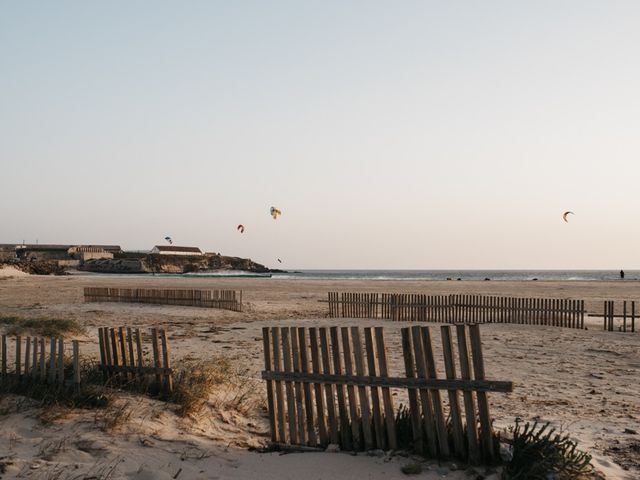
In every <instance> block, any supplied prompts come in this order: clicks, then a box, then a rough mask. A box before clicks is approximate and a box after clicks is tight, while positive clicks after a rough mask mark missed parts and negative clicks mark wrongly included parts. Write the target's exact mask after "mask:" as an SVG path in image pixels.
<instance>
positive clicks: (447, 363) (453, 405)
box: [440, 325, 467, 459]
mask: <svg viewBox="0 0 640 480" xmlns="http://www.w3.org/2000/svg"><path fill="white" fill-rule="evenodd" d="M440 331H441V333H442V353H443V356H444V368H445V373H446V376H447V378H448V379H450V380H452V379H455V378H456V366H455V361H454V357H453V342H452V340H451V327H450V326H448V325H443V326H442V327H440ZM447 394H448V395H449V410H450V414H451V430H452V432H453V449H454V452H455V453H456V455H458V456H459V457H461V458H462V459H466V458H467V451H466V448H465V444H464V430H463V427H462V414H461V411H460V400H459V395H458V390H447Z"/></svg>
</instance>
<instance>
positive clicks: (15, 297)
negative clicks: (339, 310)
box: [0, 271, 640, 479]
mask: <svg viewBox="0 0 640 480" xmlns="http://www.w3.org/2000/svg"><path fill="white" fill-rule="evenodd" d="M85 286H119V287H174V288H212V289H213V288H223V289H236V290H240V289H241V290H242V291H243V299H244V311H243V312H242V313H238V312H230V311H224V310H215V309H204V308H192V307H174V306H155V305H140V304H135V305H134V304H116V303H83V296H82V288H83V287H85ZM329 291H354V292H357V291H363V292H405V293H427V294H445V293H473V294H492V295H506V296H509V295H513V296H524V297H555V298H573V299H584V300H585V301H586V306H587V310H588V311H593V312H595V311H601V310H602V301H603V300H605V299H628V300H630V299H634V298H636V295H637V293H638V292H639V291H640V283H639V282H542V281H538V282H507V281H505V282H482V281H480V282H472V281H466V282H437V281H429V282H425V281H422V282H417V281H366V282H365V281H339V282H338V281H326V280H322V281H320V280H306V281H299V280H295V281H294V280H277V279H210V278H207V279H184V278H167V277H157V278H154V277H145V278H140V277H124V276H117V277H116V276H114V277H108V276H92V275H70V276H63V277H36V276H24V275H19V274H15V275H12V274H11V272H9V271H5V272H4V273H3V275H2V277H1V278H0V316H20V317H29V318H31V317H33V318H38V317H50V318H69V319H74V320H76V321H78V322H79V323H80V324H81V325H83V326H84V327H85V328H86V334H85V335H83V336H82V337H81V340H82V352H83V354H93V355H97V351H98V350H97V333H96V332H97V328H98V327H101V326H122V325H126V326H135V327H141V328H142V327H148V326H162V327H164V328H166V329H167V330H168V332H169V336H170V342H171V349H172V354H173V356H174V358H175V359H176V360H178V361H179V360H180V359H182V358H192V359H204V360H206V359H210V358H215V357H224V358H226V359H228V360H229V361H230V362H231V363H232V365H234V368H236V369H237V371H238V372H239V375H241V376H242V378H245V379H246V382H247V384H248V385H252V387H251V388H252V389H253V390H255V392H257V394H258V395H259V396H264V393H263V390H264V386H263V384H262V382H261V381H260V371H261V370H262V367H263V357H262V340H261V329H262V327H263V326H267V325H268V326H274V325H282V326H331V325H340V326H346V325H359V326H373V325H375V326H384V327H386V330H385V331H386V333H385V335H386V336H387V338H388V349H389V357H390V358H389V360H390V368H391V369H395V370H398V369H401V361H402V359H401V358H400V356H399V352H400V348H399V344H400V339H399V328H400V327H401V326H404V324H402V323H392V322H388V321H386V322H385V321H381V320H375V321H373V320H363V319H360V320H348V319H347V320H342V319H340V320H338V319H329V318H327V313H328V312H327V306H326V304H324V303H321V302H319V300H324V299H326V295H327V292H329ZM600 322H601V320H599V319H589V321H588V322H587V324H588V329H587V330H573V329H560V328H554V327H543V326H527V325H502V324H494V325H491V324H489V325H483V326H482V340H483V348H484V355H485V366H486V370H487V375H488V377H490V378H492V379H495V380H511V381H513V383H514V390H513V392H512V393H509V394H491V395H490V405H491V412H492V414H493V417H494V421H495V424H494V425H495V427H496V428H497V429H503V428H506V427H507V426H508V425H512V424H513V423H514V420H515V419H516V418H521V419H523V420H526V421H529V420H539V421H542V422H545V421H550V422H552V424H553V425H554V426H556V427H557V428H558V429H559V430H561V431H563V432H566V433H568V434H569V435H570V436H571V437H572V438H574V439H575V440H577V441H578V442H579V446H580V448H582V449H586V450H588V451H589V452H590V453H591V454H592V455H593V457H594V461H593V463H594V465H595V466H596V467H597V468H598V469H599V470H600V471H601V472H603V473H604V474H606V476H607V478H621V479H631V478H637V476H638V475H640V454H639V453H638V449H639V448H640V436H639V435H638V434H637V433H633V432H639V431H640V404H639V402H638V396H639V394H640V386H639V384H638V381H637V379H638V375H639V374H640V334H639V333H637V332H636V333H635V334H631V333H626V334H623V333H619V332H604V331H602V327H601V324H600ZM429 325H434V326H435V325H436V324H429ZM435 344H436V349H438V348H439V347H438V342H437V341H436V342H435ZM245 387H246V385H245ZM400 401H402V398H401V395H400V396H399V397H398V398H397V399H396V402H400ZM118 402H119V403H120V404H121V405H122V404H126V405H127V411H128V412H129V413H128V417H127V419H126V421H124V422H122V424H121V425H119V426H118V427H117V428H116V429H113V430H107V431H104V430H105V429H104V428H101V423H100V419H97V418H96V416H97V415H98V414H96V413H95V412H89V411H72V412H68V411H65V412H61V413H60V415H59V416H57V415H55V414H50V415H48V417H51V418H49V421H48V422H46V423H43V422H42V421H41V419H40V417H41V415H42V412H40V411H38V409H37V408H33V407H30V402H29V401H22V400H19V399H17V398H15V397H11V398H7V397H6V398H3V399H2V411H3V415H0V425H1V426H2V429H3V432H4V434H3V436H4V437H5V438H6V439H7V442H3V443H0V460H1V462H4V463H3V464H6V466H5V467H4V468H5V469H6V473H5V474H4V476H2V478H84V477H82V476H81V475H86V476H90V475H98V474H97V473H96V472H98V471H99V470H100V471H101V472H103V473H102V474H103V475H104V472H106V471H108V470H109V469H112V470H113V472H112V474H111V475H112V476H110V477H108V478H136V479H142V478H256V477H257V476H260V477H261V478H265V479H271V478H273V479H276V478H291V479H294V478H295V479H298V478H305V477H309V478H340V479H342V478H344V479H346V478H383V477H384V478H405V475H404V474H402V473H401V471H400V466H401V465H402V464H405V463H408V462H411V461H412V459H410V458H402V457H382V458H377V457H368V456H366V455H364V454H362V455H358V456H352V455H348V454H331V453H313V454H310V453H305V454H290V455H284V456H281V455H279V454H277V453H271V454H258V453H255V452H249V451H248V450H247V449H248V448H249V447H259V446H261V445H264V444H265V443H266V442H267V440H268V422H267V418H266V416H265V411H264V407H263V406H259V407H256V408H252V409H250V410H246V409H243V408H240V409H238V408H235V409H231V408H229V409H225V408H224V405H225V403H224V401H220V402H217V403H216V402H214V405H218V407H221V408H215V407H212V408H211V409H210V410H207V412H206V413H205V414H203V415H201V416H199V417H198V418H180V417H178V416H176V415H175V413H174V411H173V410H172V407H171V406H170V405H167V404H165V403H163V402H159V401H156V400H151V399H149V398H146V397H140V396H135V395H130V394H124V395H122V398H120V399H119V400H118ZM110 408H111V407H110ZM114 408H115V407H114ZM112 413H113V412H112ZM625 432H626V433H625ZM56 442H57V443H56ZM450 467H451V465H450V464H443V465H437V464H436V463H433V462H432V463H431V464H429V465H428V466H426V467H425V472H424V473H423V474H422V476H421V477H419V478H442V475H443V474H446V478H454V479H455V478H468V477H467V474H465V473H464V472H463V471H460V470H452V469H451V468H450ZM454 468H455V467H454ZM56 471H64V473H63V474H60V475H59V476H51V475H53V472H56ZM44 472H47V473H46V475H49V476H45V473H44ZM355 472H357V475H356V474H355ZM479 473H484V472H479ZM489 473H490V472H489ZM74 475H76V476H74ZM175 475H178V476H175ZM97 478H102V477H97ZM105 478H106V477H105Z"/></svg>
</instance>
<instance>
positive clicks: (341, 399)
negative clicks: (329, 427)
mask: <svg viewBox="0 0 640 480" xmlns="http://www.w3.org/2000/svg"><path fill="white" fill-rule="evenodd" d="M329 332H330V335H331V345H332V349H331V350H332V352H333V372H334V374H335V375H340V376H342V372H343V370H342V358H341V356H340V350H341V349H340V340H339V336H338V327H331V328H330V329H329ZM336 392H337V396H338V413H339V417H340V438H341V443H342V446H343V448H345V449H347V450H350V449H351V448H352V445H353V444H352V441H351V435H350V430H349V413H348V410H347V403H346V398H345V397H346V395H345V385H344V384H337V385H336Z"/></svg>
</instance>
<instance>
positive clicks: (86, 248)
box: [70, 245, 122, 254]
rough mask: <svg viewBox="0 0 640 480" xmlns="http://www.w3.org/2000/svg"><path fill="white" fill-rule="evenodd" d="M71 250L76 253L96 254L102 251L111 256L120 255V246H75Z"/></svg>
mask: <svg viewBox="0 0 640 480" xmlns="http://www.w3.org/2000/svg"><path fill="white" fill-rule="evenodd" d="M71 248H72V249H74V251H78V252H92V251H93V252H97V251H99V250H104V251H105V252H110V253H113V254H116V253H122V248H121V247H120V245H75V246H73V247H71ZM70 253H71V252H70Z"/></svg>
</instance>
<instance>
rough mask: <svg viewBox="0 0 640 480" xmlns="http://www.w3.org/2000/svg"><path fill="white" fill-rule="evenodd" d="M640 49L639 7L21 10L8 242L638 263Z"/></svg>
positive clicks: (12, 65) (380, 263)
mask: <svg viewBox="0 0 640 480" xmlns="http://www.w3.org/2000/svg"><path fill="white" fill-rule="evenodd" d="M639 49H640V2H636V1H628V2H625V1H604V0H603V1H598V2H594V1H582V0H579V1H578V0H576V1H536V2H525V1H500V2H476V1H468V2H462V1H456V2H435V1H434V2H429V1H419V2H413V1H402V2H392V1H386V2H375V1H364V0H363V1H327V0H323V1H304V2H300V1H255V2H250V1H237V2H236V1H227V2H213V1H203V2H196V1H189V2H159V1H146V2H142V1H114V2H81V1H77V2H64V1H55V2H53V1H52V2H9V1H6V2H2V3H1V4H0V92H1V97H0V178H1V179H2V180H1V182H0V185H1V188H0V243H2V242H6V243H9V242H20V241H22V240H23V239H24V240H26V241H27V242H35V241H36V239H38V240H39V242H40V243H117V244H121V245H122V246H123V247H125V248H127V249H148V248H151V247H152V246H153V245H154V244H162V243H163V242H164V240H163V237H164V236H165V235H170V236H172V237H173V239H174V241H175V243H176V244H180V245H196V246H199V247H201V248H203V249H205V250H207V251H214V252H221V253H223V254H228V255H237V256H243V257H251V258H252V259H254V260H256V261H259V262H261V263H265V264H267V265H269V266H272V267H277V266H279V264H278V263H277V262H276V259H277V258H282V259H283V261H284V263H283V267H284V268H416V269H418V268H420V269H435V268H607V269H608V268H611V269H617V268H629V269H631V268H640V244H639V243H638V239H639V238H640V222H639V221H638V218H639V217H638V207H639V206H640V190H639V189H638V185H639V181H638V179H639V177H640V55H639V52H640V50H639ZM271 205H275V206H277V207H279V208H280V209H281V210H282V212H283V214H282V216H281V217H280V219H278V220H277V221H274V220H272V219H271V217H270V216H269V207H270V206H271ZM565 210H572V211H574V212H575V216H573V217H571V218H570V223H568V224H566V223H564V222H563V221H562V213H563V212H564V211H565ZM239 223H242V224H244V225H245V227H246V232H245V233H244V235H241V234H239V233H238V232H237V231H236V225H237V224H239Z"/></svg>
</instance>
